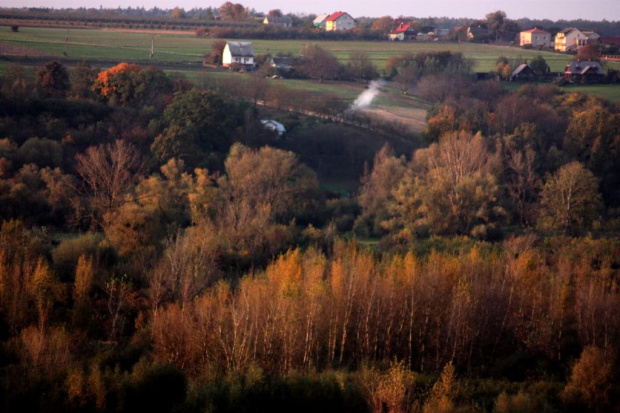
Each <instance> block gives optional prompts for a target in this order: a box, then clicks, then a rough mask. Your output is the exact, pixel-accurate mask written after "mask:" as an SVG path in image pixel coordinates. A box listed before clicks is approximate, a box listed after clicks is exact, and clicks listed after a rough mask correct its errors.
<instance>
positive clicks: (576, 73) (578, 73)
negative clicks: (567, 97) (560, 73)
mask: <svg viewBox="0 0 620 413" xmlns="http://www.w3.org/2000/svg"><path fill="white" fill-rule="evenodd" d="M604 77H605V71H604V70H603V67H602V66H601V64H600V63H599V62H591V61H583V62H580V61H576V62H570V64H568V65H566V69H565V70H564V79H565V80H566V81H567V82H572V83H599V82H600V81H602V80H603V78H604Z"/></svg>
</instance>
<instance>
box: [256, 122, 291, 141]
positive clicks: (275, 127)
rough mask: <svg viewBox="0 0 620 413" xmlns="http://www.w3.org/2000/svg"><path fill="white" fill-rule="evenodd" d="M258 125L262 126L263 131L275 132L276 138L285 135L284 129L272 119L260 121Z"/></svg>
mask: <svg viewBox="0 0 620 413" xmlns="http://www.w3.org/2000/svg"><path fill="white" fill-rule="evenodd" d="M260 123H262V124H263V126H264V127H265V129H267V130H270V131H274V132H276V133H277V134H278V137H280V136H282V135H284V134H285V133H286V128H285V127H284V125H283V124H281V123H280V122H277V121H275V120H273V119H265V120H261V121H260Z"/></svg>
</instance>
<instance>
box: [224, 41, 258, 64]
mask: <svg viewBox="0 0 620 413" xmlns="http://www.w3.org/2000/svg"><path fill="white" fill-rule="evenodd" d="M254 63H255V62H254V49H252V42H226V47H224V53H223V54H222V66H224V67H231V66H232V65H239V66H242V67H246V68H249V67H252V68H253V67H254Z"/></svg>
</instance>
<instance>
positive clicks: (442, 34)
mask: <svg viewBox="0 0 620 413" xmlns="http://www.w3.org/2000/svg"><path fill="white" fill-rule="evenodd" d="M435 36H437V37H448V36H450V29H435Z"/></svg>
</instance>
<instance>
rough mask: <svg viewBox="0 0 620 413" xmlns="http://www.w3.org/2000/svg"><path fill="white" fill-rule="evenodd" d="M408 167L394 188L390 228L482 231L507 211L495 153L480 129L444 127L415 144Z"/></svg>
mask: <svg viewBox="0 0 620 413" xmlns="http://www.w3.org/2000/svg"><path fill="white" fill-rule="evenodd" d="M411 166H412V173H410V174H408V175H406V176H405V178H404V179H403V180H402V181H401V182H400V183H399V186H398V187H397V188H396V189H395V190H394V191H393V197H394V200H393V201H392V202H391V203H390V205H389V207H388V208H389V210H390V212H391V214H392V216H393V218H392V220H390V221H388V222H386V225H387V226H388V227H389V228H391V229H392V230H395V229H398V228H405V229H409V230H413V231H416V228H424V227H426V228H428V229H430V231H432V232H433V233H436V234H446V233H447V234H471V235H473V236H478V237H485V236H487V235H488V233H489V231H490V230H492V229H494V228H496V227H497V224H498V222H499V221H500V220H501V219H502V218H503V216H504V215H505V211H504V210H503V208H501V206H500V204H499V199H498V195H499V184H498V180H497V178H496V175H495V174H496V172H495V171H496V169H497V166H498V159H497V155H496V154H493V153H492V152H491V151H490V150H489V149H488V148H487V144H486V142H485V141H484V139H483V138H482V136H481V135H480V134H477V135H471V134H469V133H467V132H459V133H448V134H446V135H444V136H443V137H442V138H441V139H440V141H439V143H436V144H433V145H431V146H430V147H429V148H427V149H419V150H417V151H416V153H415V155H414V159H413V161H412V165H411Z"/></svg>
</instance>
